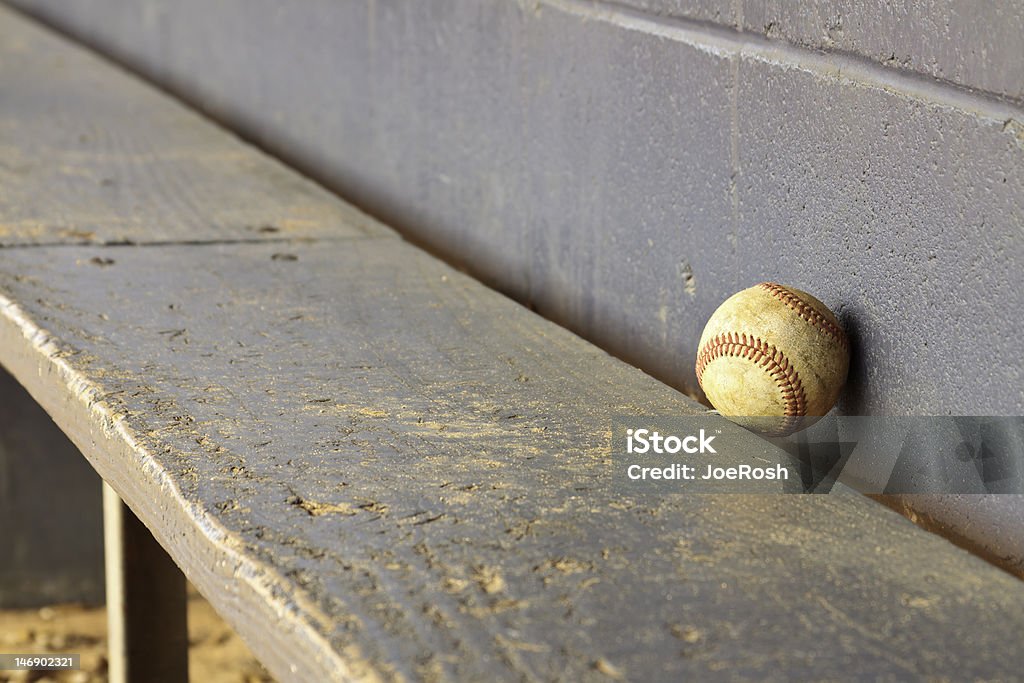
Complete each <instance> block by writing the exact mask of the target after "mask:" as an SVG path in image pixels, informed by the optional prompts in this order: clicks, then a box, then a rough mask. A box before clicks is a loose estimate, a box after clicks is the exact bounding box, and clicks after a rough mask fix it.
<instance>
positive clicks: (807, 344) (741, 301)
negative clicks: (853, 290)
mask: <svg viewBox="0 0 1024 683" xmlns="http://www.w3.org/2000/svg"><path fill="white" fill-rule="evenodd" d="M849 367H850V345H849V342H848V341H847V338H846V333H845V332H843V328H842V326H841V325H840V324H839V321H838V320H837V319H836V317H835V315H833V313H832V311H830V310H829V309H828V307H827V306H825V304H823V303H821V302H820V301H818V300H817V299H815V298H814V297H813V296H811V295H810V294H808V293H807V292H802V291H800V290H799V289H794V288H792V287H785V286H783V285H778V284H775V283H771V282H763V283H761V284H759V285H755V286H753V287H751V288H749V289H744V290H743V291H742V292H738V293H736V294H733V295H732V296H731V297H729V298H728V299H726V301H725V303H723V304H722V305H721V306H719V307H718V310H717V311H715V312H714V314H713V315H712V316H711V319H710V320H708V323H707V325H706V326H705V327H704V333H703V334H702V335H701V338H700V345H699V346H698V347H697V381H698V382H700V386H701V388H702V389H704V393H705V395H706V396H707V397H708V400H709V401H711V405H713V406H714V407H715V409H716V410H718V412H719V413H721V414H722V415H724V416H725V417H728V418H730V419H732V420H733V421H735V422H738V423H740V424H742V425H744V426H746V427H748V428H751V429H753V430H755V431H759V432H761V433H764V434H767V435H770V436H785V435H787V434H791V433H793V432H795V431H799V430H800V429H803V428H804V427H807V426H809V425H810V424H812V423H813V422H814V421H815V420H816V419H817V418H818V417H820V416H822V415H824V414H825V413H827V412H828V411H829V410H831V409H832V406H833V405H835V402H836V400H837V399H838V398H839V392H840V391H841V390H842V388H843V384H844V383H845V382H846V373H847V371H848V370H849Z"/></svg>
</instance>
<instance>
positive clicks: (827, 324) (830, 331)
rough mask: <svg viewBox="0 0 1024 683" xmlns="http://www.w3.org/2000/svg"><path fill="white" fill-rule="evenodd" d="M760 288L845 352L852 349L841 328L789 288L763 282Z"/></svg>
mask: <svg viewBox="0 0 1024 683" xmlns="http://www.w3.org/2000/svg"><path fill="white" fill-rule="evenodd" d="M758 287H760V288H761V289H763V290H765V291H766V292H768V293H769V294H771V295H772V296H773V297H775V298H776V299H778V300H779V301H781V302H782V303H784V304H786V305H787V306H789V307H790V308H791V309H793V311H794V312H795V313H796V314H797V315H798V316H800V317H801V318H803V319H804V320H806V321H807V322H809V323H810V324H811V325H812V326H813V327H816V328H818V329H819V330H821V331H822V332H824V333H825V334H827V335H828V336H830V337H832V338H833V339H834V340H836V341H837V342H839V345H840V346H842V347H843V350H844V351H848V350H849V349H850V342H849V340H847V338H846V333H845V332H843V328H841V327H839V326H838V325H836V324H835V323H833V322H832V321H831V320H829V319H828V318H826V317H825V316H824V315H822V314H821V313H819V312H818V311H817V310H815V308H814V307H813V306H811V305H810V304H808V303H806V302H804V300H803V299H801V298H800V297H798V296H797V295H796V294H794V293H793V292H792V291H790V290H789V289H788V288H786V287H784V286H782V285H780V284H777V283H775V282H762V283H761V284H759V285H758Z"/></svg>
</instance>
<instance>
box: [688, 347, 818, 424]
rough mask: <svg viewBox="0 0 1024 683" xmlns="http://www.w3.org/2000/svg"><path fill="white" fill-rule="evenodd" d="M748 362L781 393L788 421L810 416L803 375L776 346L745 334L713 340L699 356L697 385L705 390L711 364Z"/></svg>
mask: <svg viewBox="0 0 1024 683" xmlns="http://www.w3.org/2000/svg"><path fill="white" fill-rule="evenodd" d="M722 357H730V358H745V359H747V360H749V361H751V362H753V363H754V364H755V365H758V366H760V367H761V368H763V369H764V370H765V372H767V373H768V375H769V376H770V377H771V378H772V379H773V380H774V381H775V384H776V386H778V387H779V391H781V392H782V404H783V413H784V415H785V416H786V417H803V416H805V415H806V414H807V397H806V395H805V394H804V387H803V384H802V383H801V382H800V373H798V372H797V371H796V368H795V367H793V364H792V363H790V362H789V358H787V357H786V354H784V353H783V352H782V351H780V350H779V349H778V348H776V347H775V346H774V345H772V344H769V343H768V342H766V341H764V340H763V339H760V338H759V337H754V336H753V335H750V336H747V335H746V334H745V333H736V332H727V333H724V334H719V335H716V336H714V337H712V338H711V339H710V340H709V341H708V343H707V344H705V345H704V347H703V348H702V349H701V351H700V354H699V355H698V356H697V381H698V382H699V383H700V385H701V386H702V387H703V386H704V380H703V378H704V369H705V368H707V366H708V364H709V363H711V361H713V360H715V359H717V358H722Z"/></svg>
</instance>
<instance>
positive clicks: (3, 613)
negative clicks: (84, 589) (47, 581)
mask: <svg viewBox="0 0 1024 683" xmlns="http://www.w3.org/2000/svg"><path fill="white" fill-rule="evenodd" d="M106 619H107V614H106V610H105V609H104V608H102V607H82V606H80V605H52V606H49V607H43V608H41V609H33V610H0V652H9V653H14V652H17V653H22V652H24V653H33V654H36V653H38V654H65V653H67V654H74V653H78V654H81V655H82V660H81V663H82V668H81V670H80V671H0V683H6V682H7V681H11V682H12V683H13V682H19V683H20V682H22V681H34V682H36V683H45V682H51V683H58V682H60V683H99V682H101V681H106V680H107V658H106V652H107V633H106V632H107V623H106ZM188 635H189V677H190V678H191V680H192V681H196V682H197V683H273V681H274V679H273V678H272V677H271V676H270V674H269V673H267V671H266V670H265V669H264V668H263V667H262V666H261V665H260V663H259V662H258V661H256V658H255V657H253V656H252V653H251V652H250V651H249V648H248V647H246V645H245V643H243V642H242V639H241V638H239V637H238V635H237V634H235V632H234V630H232V628H231V627H230V626H228V625H227V624H226V623H224V621H223V620H222V619H221V618H220V617H219V616H218V615H217V613H216V612H215V611H214V610H213V608H212V607H211V606H210V603H208V602H206V600H204V599H203V597H202V596H200V595H199V594H198V593H197V592H196V591H195V589H193V588H191V587H189V601H188Z"/></svg>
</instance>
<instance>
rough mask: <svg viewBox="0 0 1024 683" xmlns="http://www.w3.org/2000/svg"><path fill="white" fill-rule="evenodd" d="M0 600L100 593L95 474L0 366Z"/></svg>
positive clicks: (20, 603)
mask: <svg viewBox="0 0 1024 683" xmlns="http://www.w3.org/2000/svg"><path fill="white" fill-rule="evenodd" d="M0 548H2V549H3V550H2V552H0V558H2V560H0V607H5V608H6V607H35V606H39V605H46V604H50V603H54V602H79V601H80V602H86V603H93V604H98V603H102V601H103V512H102V501H101V488H100V478H99V477H98V476H97V475H96V473H95V472H93V470H92V468H91V467H90V466H89V464H88V463H87V462H86V461H85V458H83V457H82V455H81V454H80V453H79V452H78V449H77V448H75V446H74V444H72V443H71V442H70V441H69V440H68V438H67V437H66V436H64V432H62V431H61V430H60V429H58V428H57V426H56V425H55V424H53V422H52V421H51V420H50V417H49V415H47V414H46V413H45V412H44V411H43V409H42V408H40V407H39V405H38V404H37V403H36V402H35V401H34V400H33V399H32V397H31V396H30V395H29V394H28V392H26V391H25V390H24V389H22V388H21V385H20V384H18V382H17V381H15V379H14V378H13V377H11V376H10V375H9V374H7V372H6V371H5V370H4V369H3V368H0Z"/></svg>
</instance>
